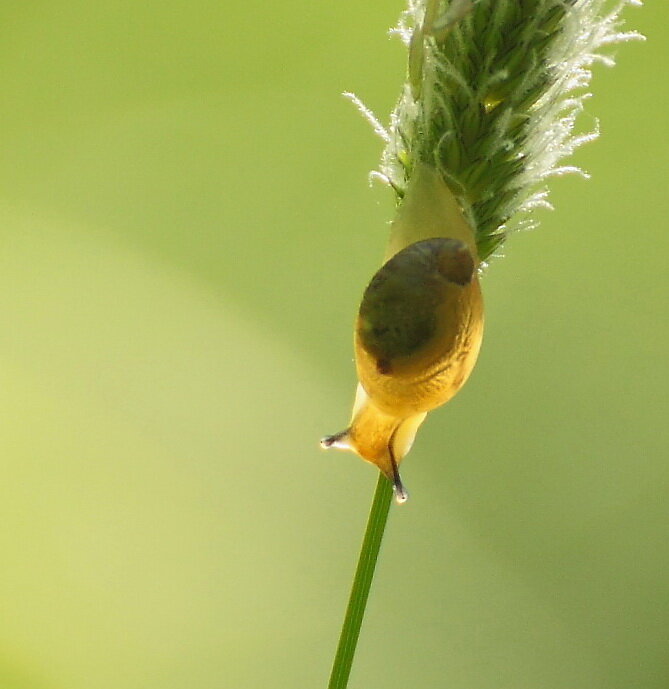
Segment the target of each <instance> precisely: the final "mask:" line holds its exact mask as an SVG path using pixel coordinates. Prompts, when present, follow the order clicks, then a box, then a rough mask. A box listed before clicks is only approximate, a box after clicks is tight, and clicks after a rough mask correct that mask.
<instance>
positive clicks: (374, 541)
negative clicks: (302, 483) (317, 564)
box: [328, 473, 393, 689]
mask: <svg viewBox="0 0 669 689" xmlns="http://www.w3.org/2000/svg"><path fill="white" fill-rule="evenodd" d="M392 497H393V487H392V484H391V483H390V481H388V479H387V478H386V477H385V476H384V475H383V474H381V473H379V480H378V482H377V484H376V491H375V492H374V499H373V500H372V507H371V509H370V511H369V519H368V521H367V529H366V531H365V538H364V540H363V542H362V548H361V549H360V557H359V558H358V566H357V568H356V570H355V578H354V579H353V586H352V587H351V595H350V597H349V600H348V607H347V608H346V615H345V617H344V624H343V625H342V629H341V635H340V637H339V645H338V646H337V654H336V655H335V659H334V663H333V664H332V674H331V675H330V683H329V684H328V689H346V687H347V686H348V679H349V676H350V674H351V666H352V664H353V657H354V656H355V649H356V647H357V645H358V637H359V636H360V627H361V626H362V620H363V618H364V616H365V608H366V607H367V598H368V597H369V589H370V587H371V585H372V579H373V578H374V570H375V569H376V561H377V559H378V557H379V549H380V548H381V541H382V540H383V532H384V531H385V528H386V522H387V520H388V511H389V509H390V503H391V500H392Z"/></svg>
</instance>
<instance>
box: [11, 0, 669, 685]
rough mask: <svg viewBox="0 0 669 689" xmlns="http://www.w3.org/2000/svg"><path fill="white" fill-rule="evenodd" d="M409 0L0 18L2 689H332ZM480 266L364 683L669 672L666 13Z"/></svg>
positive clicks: (538, 680) (40, 7) (361, 671)
mask: <svg viewBox="0 0 669 689" xmlns="http://www.w3.org/2000/svg"><path fill="white" fill-rule="evenodd" d="M401 9H402V3H401V2H399V1H398V2H388V1H387V0H384V1H383V2H382V1H381V0H374V1H372V2H367V3H364V4H361V3H359V2H354V1H353V0H342V1H341V2H337V3H320V4H319V3H316V4H314V3H304V2H284V3H266V2H259V1H257V0H255V1H254V0H251V2H245V3H239V4H234V5H232V4H231V3H229V2H228V1H227V0H223V2H221V1H220V0H218V1H217V2H214V1H205V0H190V1H189V2H185V0H180V1H176V0H161V1H160V2H154V0H149V1H148V2H143V3H137V2H130V1H129V0H119V1H118V2H111V3H90V2H84V1H83V0H79V1H75V0H70V1H65V0H52V1H51V2H21V3H17V2H8V1H5V2H3V3H2V6H1V7H0V34H1V37H0V65H1V69H0V74H1V77H0V100H1V102H2V107H1V108H0V315H1V318H2V326H1V328H0V382H1V384H0V456H1V458H2V481H1V482H0V554H1V557H0V687H1V688H2V689H112V688H113V689H118V688H119V687H122V688H123V689H177V688H178V689H183V688H184V687H188V688H190V687H193V688H198V689H209V688H212V689H213V688H216V689H221V688H224V689H227V688H231V689H256V688H258V689H260V688H263V689H266V688H268V687H272V688H276V689H283V688H286V689H288V688H290V689H296V688H300V689H301V688H307V687H308V688H309V689H311V688H312V687H313V688H316V687H324V686H325V684H326V681H327V675H328V672H329V668H330V663H331V659H332V656H333V652H334V648H335V644H336V640H337V637H338V633H339V626H340V623H341V618H342V615H343V610H344V606H345V602H346V599H347V596H348V588H349V584H350V579H351V576H352V572H353V567H354V563H355V560H356V558H357V551H358V547H359V542H360V538H361V535H362V529H363V526H364V522H365V519H366V514H367V510H368V505H369V502H370V499H371V494H372V491H373V486H374V483H375V480H376V477H375V472H374V470H373V468H372V467H370V466H369V465H366V464H364V463H363V462H361V461H360V460H358V459H356V458H355V457H354V456H352V455H347V454H339V453H331V454H325V453H322V452H321V451H320V450H319V448H318V445H317V441H318V438H319V437H320V436H322V435H323V434H325V433H326V432H334V431H336V430H339V429H340V428H341V427H342V426H344V425H345V423H346V421H347V420H348V414H349V409H350V403H351V399H352V395H353V387H354V371H353V365H352V351H351V350H352V348H351V324H352V319H353V316H354V312H355V309H356V307H357V302H358V299H359V297H360V295H361V292H362V289H363V287H364V285H365V283H366V281H367V280H368V278H369V277H370V276H371V274H372V272H373V271H374V270H375V269H376V267H377V266H378V263H379V261H380V258H381V256H382V253H383V247H384V242H385V237H386V229H387V228H386V225H385V223H386V222H387V220H388V219H389V218H390V217H391V211H392V199H391V195H390V193H389V192H388V191H387V190H385V189H382V188H374V189H372V190H370V189H369V188H368V185H367V181H366V175H367V172H368V170H370V169H371V168H373V167H374V166H375V165H376V162H377V159H378V154H379V152H380V142H379V141H378V140H377V139H375V137H374V136H373V134H372V133H371V131H370V130H369V128H368V126H367V124H366V123H365V122H364V121H363V120H362V119H361V118H360V117H359V116H358V115H357V114H356V113H355V112H354V110H353V108H352V107H351V105H350V104H349V103H347V102H346V101H345V100H344V99H343V98H342V97H341V96H340V93H341V92H342V91H344V90H352V91H354V92H356V93H358V94H359V95H360V96H361V97H362V98H363V99H364V100H365V102H366V103H367V104H368V105H369V106H370V107H372V108H373V109H374V110H376V111H377V112H378V113H379V114H381V115H385V113H387V112H388V111H389V110H390V108H391V106H392V104H393V102H394V99H395V97H396V95H397V94H398V89H399V85H400V80H401V78H402V75H403V70H404V51H403V49H402V47H401V44H400V43H399V41H398V40H390V39H388V37H387V35H386V33H385V31H386V28H387V27H389V26H391V25H393V24H394V22H395V19H396V17H397V15H398V14H399V12H400V10H401ZM626 16H627V18H628V27H629V28H637V29H639V30H640V31H642V32H643V33H645V34H646V35H647V36H648V39H649V40H648V42H647V43H646V44H643V45H642V44H631V45H628V46H624V47H620V48H617V49H616V50H615V52H616V53H617V54H618V58H619V66H618V67H617V68H616V69H615V70H607V69H606V68H604V67H599V68H597V69H596V74H595V79H594V85H593V86H594V91H595V97H594V98H593V99H592V100H590V101H588V104H587V113H586V115H585V117H584V120H583V126H584V127H586V128H588V127H590V126H591V125H592V124H593V122H594V119H595V118H600V119H601V124H602V131H603V135H602V137H601V139H600V140H599V141H598V142H597V143H595V144H591V145H589V146H587V147H585V148H583V149H582V150H581V151H580V152H579V153H578V156H577V157H576V161H575V162H576V163H578V164H580V165H582V166H584V167H585V168H586V169H587V170H589V171H590V172H591V173H592V179H591V180H590V181H588V182H584V181H582V180H581V179H579V178H576V177H574V178H564V179H559V180H556V181H555V182H554V183H553V185H552V187H553V195H552V200H553V202H554V204H555V206H556V211H555V212H553V213H542V214H541V221H542V226H541V228H540V229H539V230H537V231H535V232H531V233H522V234H518V235H516V236H514V237H513V238H512V239H511V240H510V241H509V242H508V244H507V245H506V249H505V252H506V254H507V257H506V258H504V259H503V260H497V261H495V262H494V263H493V264H492V265H491V267H490V270H489V271H488V274H487V275H486V277H485V281H484V289H485V296H486V301H487V332H486V339H485V342H484V347H483V352H482V355H481V358H480V361H479V365H478V367H477V370H476V371H475V373H474V375H473V377H472V379H471V381H470V383H469V384H468V386H467V387H466V388H465V389H464V390H463V391H462V393H461V394H460V395H459V396H458V397H457V398H456V399H455V400H454V401H453V402H452V403H451V404H449V405H448V407H447V408H445V409H442V410H440V411H438V412H436V413H434V414H433V415H431V416H430V419H429V421H428V422H427V424H426V425H425V427H424V428H423V429H422V431H421V433H420V434H419V437H418V440H417V443H416V445H415V447H414V450H413V452H412V455H411V456H410V458H409V459H408V460H407V462H406V464H405V466H404V472H403V474H404V478H405V480H406V482H407V485H408V486H409V489H410V490H411V493H412V499H411V501H410V502H409V503H408V504H407V505H406V506H405V507H402V508H394V509H393V512H392V514H391V520H390V524H389V529H388V532H387V540H386V542H385V546H384V550H383V552H382V558H381V564H380V569H379V572H378V578H377V580H376V583H375V589H374V591H373V594H372V597H371V600H370V606H369V611H368V617H367V619H366V622H365V625H364V627H363V634H362V638H361V644H360V647H359V654H358V658H357V662H356V665H355V667H354V672H353V676H352V681H351V689H375V688H376V687H383V688H384V689H399V688H400V687H401V688H405V687H426V688H427V687H431V688H432V687H434V688H441V687H444V688H448V689H505V688H508V689H623V688H624V689H628V688H629V687H644V688H645V689H655V688H666V687H667V686H668V685H669V577H668V576H667V573H668V570H669V519H668V517H669V462H667V440H668V437H667V436H668V433H667V411H668V410H669V400H668V395H667V373H668V369H669V367H668V365H667V357H666V341H667V337H668V336H669V324H668V322H667V303H668V299H667V297H668V296H669V294H668V292H669V290H668V286H669V282H668V280H667V276H666V260H667V259H666V255H667V249H669V242H668V236H669V233H668V232H667V229H666V218H667V215H668V214H669V202H668V201H667V172H668V164H667V159H668V156H667V129H666V119H667V115H666V113H667V108H668V106H669V102H668V99H667V79H666V66H667V57H668V56H669V47H668V46H669V7H668V6H667V4H666V3H665V2H663V1H662V0H657V1H655V2H648V4H647V6H646V7H644V8H643V9H640V10H629V11H628V12H627V13H626Z"/></svg>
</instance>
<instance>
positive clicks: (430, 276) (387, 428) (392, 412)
mask: <svg viewBox="0 0 669 689" xmlns="http://www.w3.org/2000/svg"><path fill="white" fill-rule="evenodd" d="M439 231H440V232H441V235H440V234H438V232H439ZM433 233H434V234H433ZM388 253H389V257H388V260H387V261H386V263H385V264H384V265H383V266H382V267H381V269H380V270H379V271H378V272H377V273H376V274H375V275H374V277H373V278H372V280H371V281H370V283H369V285H368V286H367V289H366V290H365V293H364V295H363V298H362V303H361V305H360V309H359V312H358V317H357V320H356V325H355V333H354V346H355V357H356V369H357V373H358V380H359V381H360V382H359V385H358V391H357V394H356V401H355V404H354V408H353V414H352V418H351V424H350V426H349V427H348V428H347V429H346V430H345V431H342V432H341V433H337V434H336V435H333V436H328V437H326V438H323V440H322V441H321V444H322V445H323V446H324V447H339V448H342V449H348V450H352V451H354V452H356V453H357V454H358V455H360V456H361V457H362V458H363V459H365V460H367V461H369V462H372V463H373V464H375V465H377V466H378V467H379V469H380V470H381V471H382V472H383V473H384V474H385V475H386V476H387V477H388V478H389V479H390V480H391V481H392V482H393V486H394V490H395V497H396V499H397V501H398V502H404V501H405V500H406V498H407V493H406V490H405V489H404V487H403V485H402V482H401V479H400V476H399V471H398V465H399V463H400V462H401V460H402V459H403V458H404V456H405V455H406V454H407V452H408V451H409V450H410V448H411V445H412V443H413V440H414V437H415V434H416V431H417V429H418V427H419V426H420V424H421V423H422V422H423V420H424V419H425V416H426V414H427V412H429V411H431V410H432V409H435V408H436V407H439V406H440V405H442V404H444V403H445V402H447V401H448V400H449V399H451V397H453V395H455V393H456V392H457V391H458V390H459V389H460V388H461V387H462V385H463V384H464V382H465V381H466V380H467V378H468V377H469V374H470V373H471V371H472V369H473V367H474V364H475V363H476V358H477V356H478V352H479V349H480V346H481V339H482V335H483V300H482V296H481V288H480V285H479V280H478V257H477V254H476V244H475V241H474V236H473V233H472V231H471V229H470V228H469V225H468V224H467V223H466V221H465V220H464V218H463V217H462V214H461V212H460V210H459V208H458V206H457V202H456V201H455V199H454V198H453V196H452V194H451V193H450V191H449V190H448V188H447V187H446V185H445V184H444V182H443V181H442V180H441V177H440V176H439V175H438V173H437V172H436V171H434V170H433V169H432V168H429V167H427V166H422V168H421V169H419V170H416V171H414V176H413V178H412V185H410V187H409V189H408V191H407V194H406V197H405V199H404V201H403V204H402V206H401V207H400V211H399V213H398V218H397V220H396V221H395V223H394V224H393V230H392V232H391V239H390V244H389V251H388Z"/></svg>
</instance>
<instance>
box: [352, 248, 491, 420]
mask: <svg viewBox="0 0 669 689" xmlns="http://www.w3.org/2000/svg"><path fill="white" fill-rule="evenodd" d="M482 332H483V300H482V296H481V288H480V285H479V281H478V275H477V270H476V265H475V261H474V258H473V256H472V255H471V253H470V251H469V249H468V247H467V245H466V244H465V243H464V242H462V241H460V240H458V239H449V238H444V237H436V238H432V239H425V240H422V241H419V242H416V243H414V244H411V245H409V246H408V247H406V248H405V249H403V250H402V251H400V252H398V253H397V254H395V255H394V256H393V257H392V258H391V259H390V260H389V261H388V262H387V263H385V265H384V266H383V267H382V268H381V269H380V270H379V271H378V272H377V273H376V274H375V275H374V277H373V278H372V280H371V282H370V283H369V285H368V287H367V289H366V290H365V293H364V295H363V298H362V303H361V305H360V311H359V313H358V318H357V321H356V328H355V353H356V368H357V371H358V379H359V380H360V383H361V384H362V387H363V388H364V390H365V392H366V393H367V395H368V396H369V398H370V399H371V400H372V402H373V403H374V405H375V406H376V407H377V408H378V409H379V411H381V412H383V413H384V414H388V415H390V416H394V417H400V418H405V417H408V416H412V415H415V414H419V413H422V412H428V411H430V410H432V409H434V408H436V407H438V406H440V405H442V404H444V403H445V402H447V401H448V400H449V399H450V398H451V397H453V395H454V394H455V393H456V392H457V391H458V390H459V389H460V387H462V385H463V383H464V382H465V381H466V380H467V378H468V376H469V374H470V373H471V371H472V368H473V367H474V364H475V362H476V357H477V356H478V352H479V348H480V345H481V337H482Z"/></svg>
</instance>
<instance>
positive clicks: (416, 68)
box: [347, 0, 643, 261]
mask: <svg viewBox="0 0 669 689" xmlns="http://www.w3.org/2000/svg"><path fill="white" fill-rule="evenodd" d="M640 4H641V3H640V2H639V1H638V0H618V1H617V2H613V3H612V2H606V1H605V0H450V2H449V1H447V0H409V5H408V8H407V10H406V11H405V12H403V13H402V15H401V17H400V21H399V24H398V26H397V28H395V29H393V30H392V32H391V33H393V34H397V35H399V36H400V37H401V39H402V40H403V42H404V43H405V44H406V46H407V48H408V51H409V66H408V70H407V81H406V82H405V83H404V85H403V87H402V91H401V94H400V98H399V100H398V102H397V104H396V106H395V108H394V109H393V111H392V113H391V116H390V125H389V127H388V128H387V129H386V128H384V127H383V126H382V125H381V124H380V122H379V121H378V120H377V119H376V117H375V116H374V115H373V113H372V112H371V111H369V110H368V109H367V108H366V107H365V106H364V104H363V103H362V102H361V101H360V100H359V99H358V98H357V97H355V96H352V95H351V94H347V96H348V97H349V98H351V99H352V100H353V102H354V103H355V104H356V106H357V107H358V108H359V110H360V111H361V112H362V114H363V115H364V116H365V117H366V119H367V120H368V121H369V122H370V123H372V125H373V127H374V129H375V131H376V133H377V134H378V135H379V136H380V137H381V138H382V139H383V140H384V142H385V149H384V152H383V154H382V159H381V165H380V170H379V172H378V173H377V174H376V176H377V177H378V178H380V179H382V180H384V181H387V182H388V184H389V185H390V186H391V187H392V188H393V189H394V190H395V192H396V195H397V198H398V201H401V199H402V197H403V196H404V193H405V191H406V188H407V185H408V183H409V180H410V178H411V175H412V172H413V170H414V169H416V165H417V163H418V162H423V163H426V164H428V165H432V166H434V167H436V168H437V169H438V170H439V171H440V173H441V175H442V177H443V179H444V181H445V182H446V183H447V184H448V186H449V187H450V189H451V191H452V192H453V194H454V195H455V197H456V198H457V199H458V202H459V203H460V205H461V208H462V210H463V212H464V214H465V216H466V217H467V219H468V221H469V222H470V223H471V225H472V226H473V227H474V228H475V233H476V240H477V244H478V251H479V256H480V258H481V260H482V261H485V260H486V259H487V258H489V257H490V255H491V254H492V253H493V252H494V251H495V250H496V249H497V248H498V247H499V246H500V245H501V244H502V242H503V241H504V238H505V236H506V233H507V231H508V225H509V224H513V227H514V228H520V227H523V226H526V225H527V224H528V222H527V220H528V215H530V214H531V213H532V211H534V210H535V209H537V208H540V207H544V208H546V207H550V205H549V204H548V202H547V200H546V197H547V190H546V189H545V188H544V187H543V186H542V185H543V183H544V182H545V181H546V180H547V179H548V178H549V177H551V176H557V175H564V174H570V173H578V174H584V173H583V172H582V171H581V170H580V169H579V168H578V167H576V166H573V165H565V164H563V160H564V159H565V158H567V157H568V156H570V155H571V154H572V153H573V152H574V150H575V149H576V148H578V147H579V146H581V145H582V144H584V143H587V142H588V141H592V140H593V139H595V138H596V137H597V136H598V124H597V122H596V121H595V124H594V126H593V129H592V131H590V132H588V133H585V134H578V135H577V134H575V133H574V132H575V127H576V124H577V121H578V119H579V115H580V114H581V113H582V112H583V105H584V102H585V100H586V99H587V98H588V97H589V95H590V94H589V93H588V91H587V89H588V87H589V84H590V78H591V68H592V66H593V64H595V63H598V62H599V63H602V64H604V65H609V66H610V65H612V64H613V59H612V57H611V56H610V55H607V54H605V53H603V52H602V51H603V50H605V49H606V48H608V47H609V46H610V45H612V44H616V43H621V42H624V41H628V40H633V39H636V40H639V39H642V38H643V37H642V36H640V35H639V34H637V33H635V32H623V31H621V30H620V27H621V24H622V19H621V13H622V11H623V9H624V8H625V7H626V6H627V5H640ZM530 224H532V225H533V224H536V223H535V222H534V221H530Z"/></svg>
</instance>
